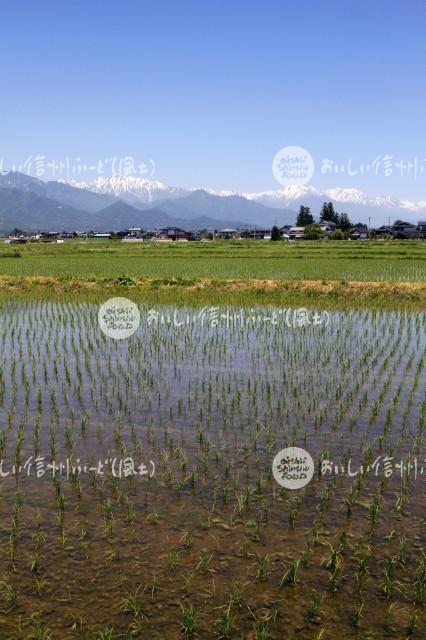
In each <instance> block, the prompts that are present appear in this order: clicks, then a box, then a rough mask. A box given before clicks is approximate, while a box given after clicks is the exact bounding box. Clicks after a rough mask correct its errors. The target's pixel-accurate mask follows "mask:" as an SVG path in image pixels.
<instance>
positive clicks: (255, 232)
mask: <svg viewBox="0 0 426 640" xmlns="http://www.w3.org/2000/svg"><path fill="white" fill-rule="evenodd" d="M241 237H242V238H252V239H253V240H270V239H271V230H270V229H245V230H244V231H241Z"/></svg>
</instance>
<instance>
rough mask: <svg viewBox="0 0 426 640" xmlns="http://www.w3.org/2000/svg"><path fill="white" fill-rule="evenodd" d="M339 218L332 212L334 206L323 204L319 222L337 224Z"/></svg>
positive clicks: (330, 203)
mask: <svg viewBox="0 0 426 640" xmlns="http://www.w3.org/2000/svg"><path fill="white" fill-rule="evenodd" d="M339 218H340V216H339V214H338V213H337V212H336V211H335V210H334V204H333V203H332V202H324V204H323V205H322V209H321V213H320V222H334V223H335V224H339V222H340V220H339Z"/></svg>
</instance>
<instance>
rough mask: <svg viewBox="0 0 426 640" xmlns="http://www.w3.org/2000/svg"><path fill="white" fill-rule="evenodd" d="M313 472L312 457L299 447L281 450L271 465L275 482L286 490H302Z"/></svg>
mask: <svg viewBox="0 0 426 640" xmlns="http://www.w3.org/2000/svg"><path fill="white" fill-rule="evenodd" d="M314 471H315V465H314V461H313V459H312V456H311V455H310V454H309V453H308V452H307V451H305V449H300V447H287V449H283V450H282V451H280V452H279V453H277V455H276V456H275V458H274V461H273V463H272V472H273V474H274V478H275V480H276V481H277V482H278V484H280V485H281V486H282V487H285V488H286V489H302V487H305V486H306V485H307V484H309V483H310V481H311V480H312V478H313V475H314Z"/></svg>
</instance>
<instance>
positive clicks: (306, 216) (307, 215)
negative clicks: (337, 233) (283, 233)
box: [296, 202, 353, 231]
mask: <svg viewBox="0 0 426 640" xmlns="http://www.w3.org/2000/svg"><path fill="white" fill-rule="evenodd" d="M320 222H334V224H335V225H336V227H337V229H340V230H341V231H349V229H352V227H353V225H352V223H351V221H350V220H349V216H348V214H347V213H337V211H335V209H334V205H333V203H332V202H324V204H323V205H322V208H321V213H320ZM312 224H315V220H314V216H313V215H312V213H311V209H310V207H305V206H303V205H301V207H300V209H299V213H298V214H297V220H296V225H297V226H298V227H308V226H310V225H312Z"/></svg>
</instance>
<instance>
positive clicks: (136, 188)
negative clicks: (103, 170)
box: [68, 175, 188, 205]
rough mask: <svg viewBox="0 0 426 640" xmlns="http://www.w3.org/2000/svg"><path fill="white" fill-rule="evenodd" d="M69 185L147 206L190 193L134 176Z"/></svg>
mask: <svg viewBox="0 0 426 640" xmlns="http://www.w3.org/2000/svg"><path fill="white" fill-rule="evenodd" d="M68 184H70V185H72V186H73V187H78V188H79V189H86V190H88V191H93V192H94V193H100V194H108V195H113V196H115V197H117V198H121V199H123V200H127V201H128V202H140V203H142V204H147V205H150V204H152V203H153V202H156V201H158V200H165V199H171V198H179V197H181V196H185V195H187V193H188V191H187V190H186V189H180V188H178V187H170V186H169V185H167V184H164V182H159V181H158V180H149V179H148V178H140V177H134V176H118V175H115V176H110V177H103V176H102V177H99V178H96V180H93V181H77V180H71V181H70V182H69V183H68Z"/></svg>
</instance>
